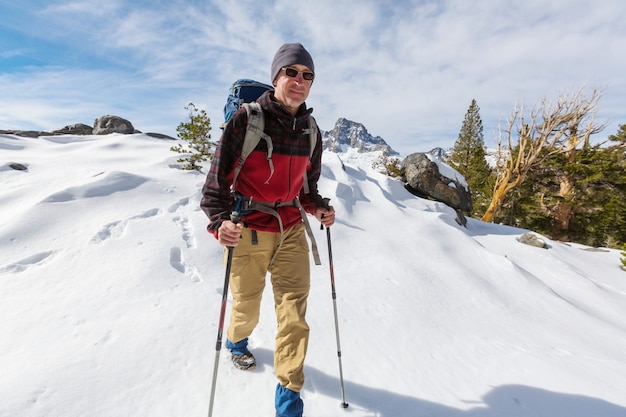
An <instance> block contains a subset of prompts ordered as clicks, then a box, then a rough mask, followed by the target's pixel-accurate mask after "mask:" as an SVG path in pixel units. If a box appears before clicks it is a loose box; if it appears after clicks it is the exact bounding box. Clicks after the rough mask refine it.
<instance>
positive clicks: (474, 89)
mask: <svg viewBox="0 0 626 417" xmlns="http://www.w3.org/2000/svg"><path fill="white" fill-rule="evenodd" d="M42 4H43V3H42ZM45 4H46V7H44V8H43V9H42V11H41V12H37V11H36V9H35V8H33V9H32V10H30V9H28V10H27V9H21V13H22V14H24V13H27V12H28V13H29V16H28V17H31V18H33V19H34V22H35V23H34V24H33V25H31V26H30V27H28V28H26V27H24V28H22V29H21V30H22V31H23V32H24V33H25V34H28V35H29V36H32V37H35V38H41V39H42V40H45V41H48V42H53V43H54V45H59V46H60V49H59V52H58V54H57V56H56V59H57V60H56V61H55V62H54V64H55V65H57V66H58V65H62V64H63V62H66V63H67V64H66V65H67V68H66V69H65V71H58V70H52V71H51V70H50V69H49V67H48V65H45V66H43V67H42V68H39V69H31V70H29V71H25V72H24V73H23V75H22V76H21V77H20V75H17V72H14V73H15V74H16V75H15V77H16V78H15V79H13V80H12V82H13V83H16V84H17V85H28V86H29V87H31V86H32V88H26V89H25V90H18V89H10V90H9V91H12V92H13V95H8V96H7V97H8V99H7V101H12V102H15V101H16V100H21V101H23V102H31V103H32V102H33V101H34V100H37V99H41V98H42V97H41V94H40V93H39V94H38V93H36V92H37V91H42V89H45V90H46V91H48V92H49V93H48V94H47V95H46V98H45V99H46V100H47V101H48V103H49V104H50V107H51V108H55V107H59V105H58V104H55V103H63V102H64V100H65V98H64V94H67V92H66V91H65V92H64V91H63V90H62V89H56V88H54V86H53V85H50V84H49V83H47V82H46V80H48V79H60V78H62V77H63V74H65V75H67V76H68V78H66V79H65V80H64V81H59V84H60V85H64V86H65V88H66V89H67V87H68V86H72V85H75V80H77V79H78V80H81V83H82V85H85V84H87V85H90V84H91V85H94V84H95V85H98V84H103V85H107V90H108V92H107V94H105V96H106V97H107V98H106V99H105V100H104V103H105V104H109V103H115V106H112V107H114V108H121V107H126V108H128V109H135V111H134V112H135V113H136V114H140V111H141V110H142V109H143V108H145V106H146V103H149V105H150V106H152V108H151V110H152V113H151V114H146V115H143V116H142V119H143V120H145V122H146V124H153V125H154V126H155V129H156V127H157V126H158V127H159V128H160V127H161V126H164V125H169V126H171V127H170V130H169V132H165V133H170V134H171V133H172V132H173V131H174V129H175V127H176V125H177V124H178V123H179V122H180V121H181V119H180V118H181V116H180V115H181V114H183V115H184V109H183V107H184V106H185V105H186V104H187V103H188V102H190V101H192V102H194V103H196V105H200V104H203V105H205V106H206V110H207V112H208V114H209V115H210V116H211V118H212V119H213V120H214V121H221V118H222V107H223V104H224V100H225V97H226V92H227V89H228V86H229V84H230V83H231V82H232V81H234V80H235V79H237V78H241V77H250V78H256V79H259V80H260V81H264V82H267V81H268V78H269V68H270V64H271V59H272V57H273V54H274V52H275V51H276V49H277V48H278V47H279V46H280V45H281V44H282V43H284V42H293V41H299V42H302V43H303V44H304V45H305V46H306V47H307V48H308V49H309V50H310V51H311V53H312V55H313V58H314V60H315V63H316V73H317V77H316V81H315V84H314V87H313V90H312V92H311V96H310V98H309V103H308V104H309V105H311V106H313V107H315V115H316V116H317V118H318V122H319V124H320V126H321V127H322V128H324V129H330V128H332V126H333V125H334V123H335V121H336V120H337V118H339V117H347V118H349V119H352V120H355V121H358V122H362V123H364V124H365V125H366V127H367V128H368V130H369V131H370V132H371V133H372V134H375V135H380V136H382V137H383V138H384V139H385V140H387V141H388V142H389V143H390V144H391V145H392V147H394V148H396V149H398V150H400V151H401V152H404V153H406V152H409V151H416V150H428V149H429V148H430V147H432V146H451V145H452V144H453V143H454V141H455V140H456V137H457V135H458V131H459V129H460V125H461V123H462V121H463V117H464V115H465V112H466V111H467V108H468V107H469V104H470V102H471V100H472V99H476V100H477V102H478V105H479V106H480V108H481V117H482V118H483V122H484V126H485V140H486V141H488V142H489V141H491V140H492V138H493V135H492V130H493V129H495V127H496V126H497V123H498V121H499V120H500V119H502V118H506V117H507V116H508V114H509V112H510V111H511V110H512V109H513V106H514V105H515V103H516V102H520V101H523V102H525V103H526V104H528V105H532V104H535V103H536V102H538V101H539V100H541V99H542V98H544V97H555V96H557V95H558V94H559V92H561V91H575V90H577V89H578V88H580V87H581V86H582V85H585V84H587V85H590V86H592V87H595V86H597V87H606V93H605V96H604V98H603V99H602V100H601V101H600V114H599V118H603V117H604V118H605V119H610V120H611V124H610V125H609V127H608V128H607V131H606V135H608V134H612V133H614V132H615V131H616V130H617V125H618V124H623V123H626V110H624V109H625V108H626V106H625V105H624V99H623V97H626V81H624V77H623V76H622V72H623V68H624V67H626V58H625V57H624V54H623V52H622V50H623V49H624V45H626V33H624V31H622V30H621V29H620V28H621V23H622V22H623V21H624V19H626V4H624V3H623V2H622V1H620V0H611V1H605V2H602V3H601V4H597V3H591V2H589V1H585V0H568V1H556V0H553V1H539V0H533V1H528V2H524V3H511V2H505V3H503V2H500V1H495V0H490V1H484V2H479V3H475V2H474V3H471V2H466V1H460V0H456V1H443V2H440V1H404V2H392V3H390V2H383V1H356V0H350V1H342V2H336V1H329V0H320V1H316V2H315V4H313V5H306V6H305V5H301V4H297V5H294V3H293V2H291V1H287V0H276V1H273V2H257V1H251V0H246V1H239V2H218V1H213V2H209V3H207V2H199V1H175V2H166V3H159V2H156V3H155V2H142V1H134V2H128V1H122V0H117V1H115V2H109V3H107V5H102V4H100V3H95V2H92V1H81V2H78V1H75V2H53V3H45ZM295 6H297V7H295ZM16 7H17V6H15V7H14V9H15V8H16ZM14 12H15V10H14ZM16 13H17V12H16ZM18 20H19V19H18ZM44 22H45V25H44V24H43V23H44ZM14 27H15V26H14ZM0 65H2V61H0ZM90 77H97V78H96V79H92V78H90ZM38 83H41V84H38ZM80 97H85V99H86V100H87V101H86V103H90V101H88V100H89V99H91V100H93V96H90V95H89V94H85V95H82V96H80ZM122 99H123V100H125V101H124V103H123V105H122V104H120V102H121V100H122ZM156 103H160V105H161V106H159V105H157V104H156ZM109 105H110V104H109ZM7 107H9V106H8V105H7ZM173 108H174V109H178V111H172V109H173ZM57 113H58V112H53V113H52V114H50V115H49V116H48V119H49V120H53V119H54V116H53V114H57ZM42 116H43V113H42ZM96 116H97V115H96ZM5 117H7V116H5Z"/></svg>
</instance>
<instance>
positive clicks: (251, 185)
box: [200, 92, 324, 237]
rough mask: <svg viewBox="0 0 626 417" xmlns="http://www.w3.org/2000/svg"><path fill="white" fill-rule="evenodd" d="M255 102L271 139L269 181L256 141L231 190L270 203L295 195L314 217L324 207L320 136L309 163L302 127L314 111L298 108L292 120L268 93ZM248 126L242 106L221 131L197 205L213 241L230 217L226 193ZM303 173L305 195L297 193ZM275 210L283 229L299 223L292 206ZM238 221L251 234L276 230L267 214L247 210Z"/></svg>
mask: <svg viewBox="0 0 626 417" xmlns="http://www.w3.org/2000/svg"><path fill="white" fill-rule="evenodd" d="M257 102H258V103H259V104H261V107H262V108H263V115H264V117H265V133H266V134H268V135H269V136H270V137H271V138H272V144H273V147H274V150H273V153H272V161H273V163H274V174H273V175H272V176H271V178H270V179H269V181H267V180H268V178H269V177H270V166H269V162H268V161H267V158H266V153H267V146H266V144H265V141H263V140H261V141H259V144H258V145H257V147H256V148H255V150H254V151H253V152H252V153H251V154H250V156H248V158H247V159H246V161H245V163H244V164H243V167H242V168H241V171H240V172H239V176H238V178H237V184H235V187H236V188H235V191H236V192H238V193H239V194H241V195H243V196H246V197H252V199H253V200H254V201H260V202H270V203H276V202H287V201H291V200H293V199H294V198H295V197H297V196H299V198H300V203H301V204H302V207H303V208H304V209H305V210H306V211H307V212H308V213H311V214H313V213H314V212H315V210H316V209H317V208H318V207H322V206H324V202H323V199H322V197H321V196H320V195H319V193H318V190H317V181H318V179H319V177H320V170H321V164H322V136H321V133H318V138H317V144H316V146H315V150H314V151H313V155H312V157H311V160H310V161H309V155H310V149H309V146H310V138H309V134H308V133H307V132H308V130H307V129H308V128H309V115H310V114H311V112H312V111H313V109H307V108H306V105H305V104H303V105H302V106H301V108H300V110H299V111H298V114H297V115H296V116H295V117H294V116H293V115H291V114H290V113H289V112H287V111H286V110H285V109H284V108H283V107H282V106H281V105H280V104H278V102H276V101H275V100H274V97H273V93H272V92H266V93H264V94H263V95H262V96H261V97H260V98H259V99H258V100H257ZM247 124H248V116H247V114H246V111H245V109H243V108H241V109H239V110H238V111H237V112H236V113H235V114H234V115H233V117H232V118H231V120H230V121H229V122H228V124H227V125H226V127H225V128H224V132H223V134H222V137H221V138H220V140H219V143H218V145H217V147H216V149H215V155H214V158H213V161H212V162H211V167H210V169H209V172H208V174H207V177H206V181H205V183H204V186H203V187H202V200H201V202H200V207H201V208H202V210H203V211H204V212H205V213H206V215H207V216H208V217H209V221H210V223H209V225H208V230H209V231H210V232H211V233H213V234H214V235H215V236H216V237H217V229H219V227H220V225H221V223H222V221H224V220H227V219H229V218H230V213H231V211H232V210H233V208H234V207H233V198H232V196H231V192H230V190H231V185H232V180H233V175H234V171H235V167H236V166H237V164H238V163H239V158H240V155H241V148H242V146H243V141H244V137H245V132H246V126H247ZM304 170H306V171H307V178H308V182H309V191H310V192H309V194H308V195H306V194H304V191H303V190H302V185H303V182H304V176H303V174H304ZM276 210H277V211H278V213H279V214H280V216H281V220H282V222H283V227H284V229H285V230H286V229H288V228H290V227H292V226H295V225H296V224H298V223H300V222H301V221H302V217H301V216H300V212H299V211H298V209H297V208H296V207H293V206H286V207H278V208H276ZM242 220H243V221H244V222H245V224H246V225H247V226H248V227H249V228H251V229H254V230H259V231H267V232H274V233H279V232H280V228H279V225H278V220H277V219H276V218H275V217H273V216H272V215H270V214H266V213H263V212H260V211H252V212H250V213H247V214H244V217H243V218H242Z"/></svg>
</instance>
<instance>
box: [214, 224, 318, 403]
mask: <svg viewBox="0 0 626 417" xmlns="http://www.w3.org/2000/svg"><path fill="white" fill-rule="evenodd" d="M256 233H257V237H258V244H257V245H253V244H252V239H251V235H252V231H251V230H249V229H246V228H244V229H243V232H242V238H241V240H240V242H239V245H237V246H236V247H235V249H234V251H233V262H232V266H231V274H230V291H231V295H232V297H233V303H232V311H231V316H230V323H229V326H228V330H227V333H226V334H227V336H228V339H229V340H230V341H231V342H234V343H236V342H239V341H241V340H243V339H244V338H246V337H249V336H250V335H251V334H252V331H253V330H254V328H255V326H256V325H257V324H258V322H259V315H260V309H261V296H262V295H263V289H264V288H265V278H266V274H267V272H270V274H271V282H272V288H273V291H274V307H275V310H276V321H277V322H278V330H277V333H276V347H275V351H274V370H275V372H276V377H277V378H278V380H279V382H280V384H281V385H283V386H284V387H286V388H289V389H290V390H292V391H297V392H299V391H300V390H301V389H302V385H303V384H304V358H305V356H306V351H307V347H308V342H309V326H308V324H307V322H306V320H305V314H306V308H307V297H308V295H309V287H310V264H309V247H308V242H307V240H306V235H305V227H304V223H299V224H297V225H296V226H294V227H292V228H291V229H288V230H285V231H284V241H283V244H282V246H281V247H280V249H279V250H278V254H277V255H276V258H275V259H274V263H273V265H272V266H271V267H270V268H269V270H268V265H269V263H270V260H271V259H272V257H273V256H274V253H275V252H276V250H277V248H278V245H279V243H280V233H270V232H259V231H257V232H256Z"/></svg>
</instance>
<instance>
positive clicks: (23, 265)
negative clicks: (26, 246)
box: [0, 251, 54, 272]
mask: <svg viewBox="0 0 626 417" xmlns="http://www.w3.org/2000/svg"><path fill="white" fill-rule="evenodd" d="M53 254H54V251H46V252H39V253H36V254H34V255H31V256H28V257H26V258H24V259H20V260H19V261H17V262H15V263H12V264H8V265H6V266H3V267H2V268H0V272H22V271H24V270H26V269H28V268H30V267H32V266H36V265H41V264H43V263H44V262H46V261H48V260H49V259H50V258H51V256H52V255H53Z"/></svg>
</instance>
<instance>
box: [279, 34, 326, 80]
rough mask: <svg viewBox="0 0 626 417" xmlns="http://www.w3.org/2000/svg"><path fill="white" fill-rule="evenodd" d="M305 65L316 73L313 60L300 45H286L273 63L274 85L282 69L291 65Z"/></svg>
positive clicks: (280, 49)
mask: <svg viewBox="0 0 626 417" xmlns="http://www.w3.org/2000/svg"><path fill="white" fill-rule="evenodd" d="M295 64H299V65H304V66H306V67H307V68H309V69H310V70H311V71H313V72H315V67H314V65H313V58H311V55H310V54H309V53H308V52H307V50H306V49H304V46H302V44H300V43H286V44H284V45H283V46H281V47H280V48H279V49H278V51H277V52H276V55H274V60H273V61H272V74H271V75H272V83H273V82H274V80H275V79H276V77H278V73H279V72H280V70H281V68H283V67H287V66H289V65H295Z"/></svg>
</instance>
